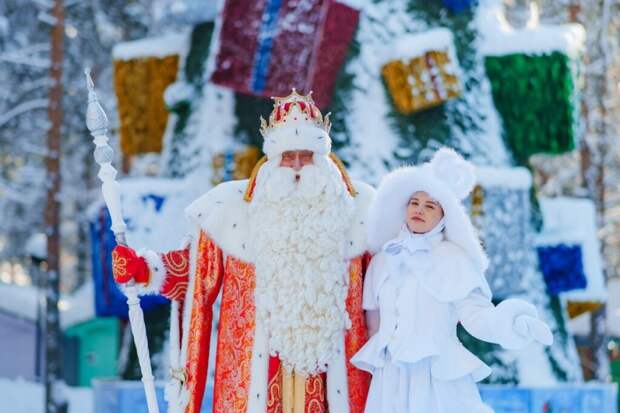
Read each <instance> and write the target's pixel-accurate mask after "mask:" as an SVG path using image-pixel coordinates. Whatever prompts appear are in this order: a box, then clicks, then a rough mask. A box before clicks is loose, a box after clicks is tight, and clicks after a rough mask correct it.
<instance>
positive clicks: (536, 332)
mask: <svg viewBox="0 0 620 413" xmlns="http://www.w3.org/2000/svg"><path fill="white" fill-rule="evenodd" d="M474 184H475V174H474V167H473V165H472V164H470V163H469V162H467V161H465V160H464V159H463V158H462V157H461V156H459V155H458V154H457V153H456V152H454V151H452V150H450V149H440V150H439V151H438V152H437V153H436V154H435V156H434V157H433V159H432V160H431V161H430V162H429V163H426V164H424V165H422V166H419V167H405V168H401V169H397V170H395V171H393V172H391V173H390V174H388V175H387V176H386V177H385V178H384V179H383V181H382V183H381V185H380V187H379V190H378V193H377V197H376V198H375V200H374V201H373V204H371V206H370V209H369V216H368V219H367V224H368V227H367V228H368V238H369V239H368V241H369V245H370V247H371V248H372V249H373V250H374V251H377V253H376V254H375V256H374V257H373V258H372V261H371V263H370V267H369V269H368V273H367V274H366V278H365V281H364V292H363V306H364V309H365V310H366V317H367V323H368V326H369V333H370V335H371V338H370V340H369V341H368V342H367V343H366V345H364V347H362V348H361V349H360V351H359V352H358V353H357V354H356V355H355V356H354V357H353V359H352V362H353V364H354V365H355V366H357V367H358V368H361V369H364V370H366V371H368V372H370V373H371V374H372V382H371V386H370V391H369V394H368V400H367V403H366V412H369V413H379V412H381V413H390V412H394V413H404V412H410V413H483V412H485V413H486V412H492V410H491V409H490V408H489V407H488V406H486V405H485V404H484V403H483V402H482V400H481V398H480V395H479V393H478V389H477V387H476V382H478V381H480V380H482V379H484V378H485V377H487V376H488V375H489V374H490V373H491V369H490V368H489V367H488V366H487V365H485V364H484V363H483V362H482V361H481V360H479V359H478V358H477V357H475V356H474V355H473V354H471V353H470V352H469V351H467V350H466V349H465V347H463V345H462V344H461V343H460V342H459V340H458V338H457V335H456V326H457V324H458V323H459V322H460V323H461V324H462V325H463V327H464V328H465V329H466V330H467V331H468V332H469V333H470V334H472V335H473V336H475V337H476V338H478V339H480V340H484V341H488V342H491V343H497V344H500V345H502V346H503V347H505V348H508V349H519V348H522V347H524V346H526V345H527V344H529V343H531V342H532V341H538V342H541V343H543V344H546V345H549V344H551V342H552V341H553V337H552V335H551V332H550V330H549V328H548V326H547V325H546V324H545V323H544V322H542V321H541V320H539V318H538V314H537V311H536V308H535V307H534V306H533V305H531V304H529V303H527V302H525V301H522V300H519V299H507V300H504V301H502V302H501V303H500V304H499V305H497V306H494V305H493V303H492V302H491V290H490V289H489V286H488V284H487V281H486V279H485V276H484V273H485V270H486V268H487V266H488V260H487V257H486V255H485V253H484V251H483V249H482V247H481V245H480V240H479V238H478V236H477V234H476V231H475V229H474V227H473V225H472V223H471V221H470V219H469V217H468V215H467V213H466V211H465V208H464V207H463V204H462V200H463V199H465V198H466V197H467V196H468V194H469V193H470V192H471V191H472V189H473V187H474Z"/></svg>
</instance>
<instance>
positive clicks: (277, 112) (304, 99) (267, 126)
mask: <svg viewBox="0 0 620 413" xmlns="http://www.w3.org/2000/svg"><path fill="white" fill-rule="evenodd" d="M272 99H273V100H274V102H273V110H272V111H271V115H269V123H267V121H266V120H265V119H264V118H263V117H262V116H261V118H260V133H261V134H262V135H263V136H266V135H267V134H268V133H269V132H271V131H273V130H274V129H276V128H278V127H280V126H286V125H288V124H290V123H292V122H302V121H308V122H313V123H314V124H315V125H316V126H318V127H319V128H321V129H323V130H324V131H325V132H326V133H329V130H330V129H331V126H332V125H331V122H330V120H329V113H328V114H327V115H325V117H323V115H322V114H321V111H320V110H319V108H317V107H316V105H315V104H314V100H312V92H310V93H308V94H307V95H305V96H303V95H300V94H299V93H297V90H295V88H293V91H292V92H291V94H290V95H288V96H285V97H273V98H272ZM291 116H292V117H291Z"/></svg>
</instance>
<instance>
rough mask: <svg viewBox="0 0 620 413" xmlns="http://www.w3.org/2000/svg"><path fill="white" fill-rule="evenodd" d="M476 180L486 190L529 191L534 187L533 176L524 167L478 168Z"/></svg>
mask: <svg viewBox="0 0 620 413" xmlns="http://www.w3.org/2000/svg"><path fill="white" fill-rule="evenodd" d="M476 179H477V181H478V184H479V185H481V186H483V187H485V188H492V187H501V188H509V189H523V190H528V189H530V187H531V186H532V174H531V173H530V171H528V170H527V168H523V167H514V168H506V167H493V166H477V167H476Z"/></svg>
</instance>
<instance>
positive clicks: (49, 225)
mask: <svg viewBox="0 0 620 413" xmlns="http://www.w3.org/2000/svg"><path fill="white" fill-rule="evenodd" d="M52 15H53V16H54V19H55V23H54V25H53V26H52V30H51V42H52V43H51V67H50V78H51V81H52V85H51V87H50V91H49V106H48V117H49V120H50V129H49V132H48V135H47V155H46V158H45V166H46V170H47V182H48V188H47V204H46V208H45V227H46V235H47V274H46V277H45V278H44V283H45V287H46V288H45V289H44V291H45V322H44V325H45V343H44V346H45V375H44V377H45V380H44V381H45V412H46V413H64V412H66V403H65V402H64V401H63V400H62V397H61V396H60V397H59V393H60V392H59V391H58V390H59V386H58V383H59V381H60V380H62V377H61V363H60V343H61V340H60V337H61V336H60V334H61V332H60V320H59V313H58V296H59V290H60V289H59V286H60V180H61V178H60V153H61V146H60V137H61V128H62V119H63V112H62V94H63V87H62V69H63V42H64V6H63V0H54V6H53V10H52Z"/></svg>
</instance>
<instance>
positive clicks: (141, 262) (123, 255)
mask: <svg viewBox="0 0 620 413" xmlns="http://www.w3.org/2000/svg"><path fill="white" fill-rule="evenodd" d="M112 272H113V273H114V279H115V280H116V282H117V283H120V284H124V283H127V282H129V281H130V280H132V279H133V280H135V281H136V282H137V283H143V284H147V283H148V282H149V279H150V278H151V277H150V275H151V274H150V271H149V266H148V264H147V263H146V260H145V259H144V258H142V257H139V256H138V254H136V252H135V251H134V250H133V249H131V248H129V247H126V246H124V245H117V246H116V247H115V248H114V251H112Z"/></svg>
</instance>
